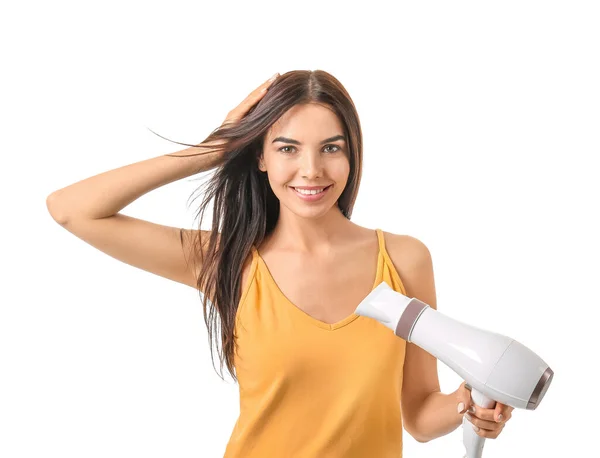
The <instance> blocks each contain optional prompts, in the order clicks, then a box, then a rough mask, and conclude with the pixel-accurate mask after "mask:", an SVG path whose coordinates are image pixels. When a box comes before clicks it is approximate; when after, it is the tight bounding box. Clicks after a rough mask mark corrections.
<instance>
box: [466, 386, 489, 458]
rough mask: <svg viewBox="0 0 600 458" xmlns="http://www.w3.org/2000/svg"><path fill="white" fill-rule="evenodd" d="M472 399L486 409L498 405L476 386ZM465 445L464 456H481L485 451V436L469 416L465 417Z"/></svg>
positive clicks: (467, 457)
mask: <svg viewBox="0 0 600 458" xmlns="http://www.w3.org/2000/svg"><path fill="white" fill-rule="evenodd" d="M471 401H472V402H473V403H474V404H476V405H477V406H479V407H483V408H484V409H493V408H494V407H496V401H494V400H493V399H490V398H488V397H486V396H485V395H484V394H482V393H481V392H479V391H477V390H476V389H474V388H471ZM462 427H463V445H464V446H465V457H464V458H481V455H482V453H483V446H484V444H485V437H481V436H478V435H477V433H476V432H475V430H474V429H473V424H472V423H471V422H470V421H469V420H467V417H466V416H464V417H463V424H462Z"/></svg>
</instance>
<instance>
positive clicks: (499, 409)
mask: <svg viewBox="0 0 600 458" xmlns="http://www.w3.org/2000/svg"><path fill="white" fill-rule="evenodd" d="M508 408H509V406H507V405H505V404H502V403H500V402H497V403H496V408H495V409H494V421H497V422H501V421H502V420H504V419H506V417H507V415H508Z"/></svg>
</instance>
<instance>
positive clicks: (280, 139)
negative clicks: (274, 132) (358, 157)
mask: <svg viewBox="0 0 600 458" xmlns="http://www.w3.org/2000/svg"><path fill="white" fill-rule="evenodd" d="M337 140H343V141H346V137H344V136H343V135H335V136H333V137H329V138H326V139H325V140H323V141H322V142H321V145H322V144H324V143H329V142H335V141H337ZM275 142H282V143H291V144H293V145H301V144H302V143H300V142H299V141H298V140H294V139H293V138H287V137H277V138H275V139H274V140H273V141H272V142H271V143H275Z"/></svg>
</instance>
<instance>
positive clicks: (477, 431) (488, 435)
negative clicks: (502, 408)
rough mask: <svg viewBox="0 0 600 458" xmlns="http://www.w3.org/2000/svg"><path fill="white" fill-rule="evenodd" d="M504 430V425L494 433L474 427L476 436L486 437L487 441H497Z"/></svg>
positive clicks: (499, 426)
mask: <svg viewBox="0 0 600 458" xmlns="http://www.w3.org/2000/svg"><path fill="white" fill-rule="evenodd" d="M503 429H504V425H503V424H502V425H498V428H497V429H495V430H493V431H490V430H487V429H483V428H479V429H477V427H476V426H474V427H473V430H474V431H475V434H477V435H478V436H480V437H485V438H486V439H496V438H497V437H498V436H499V435H500V433H501V432H502V430H503Z"/></svg>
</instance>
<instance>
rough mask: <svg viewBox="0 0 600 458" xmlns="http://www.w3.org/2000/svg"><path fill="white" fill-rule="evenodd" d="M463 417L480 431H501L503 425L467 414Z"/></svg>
mask: <svg viewBox="0 0 600 458" xmlns="http://www.w3.org/2000/svg"><path fill="white" fill-rule="evenodd" d="M465 417H466V419H467V421H468V422H469V423H471V424H472V425H475V426H476V427H478V428H479V429H481V430H486V431H497V430H498V429H501V428H502V427H503V426H504V423H496V422H495V421H489V420H482V419H481V418H478V417H475V416H473V415H471V414H469V412H467V413H466V414H465ZM474 429H475V428H474Z"/></svg>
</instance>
